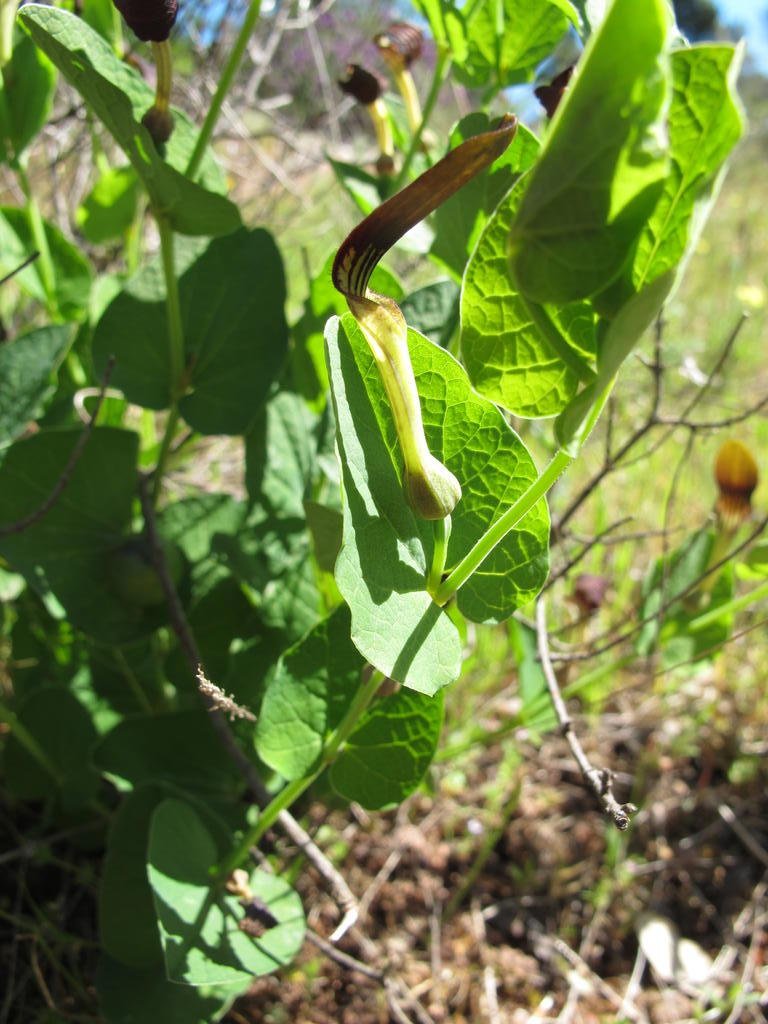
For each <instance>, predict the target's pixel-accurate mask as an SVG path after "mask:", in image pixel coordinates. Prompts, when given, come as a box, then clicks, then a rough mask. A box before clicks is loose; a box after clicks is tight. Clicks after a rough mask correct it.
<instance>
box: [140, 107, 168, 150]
mask: <svg viewBox="0 0 768 1024" xmlns="http://www.w3.org/2000/svg"><path fill="white" fill-rule="evenodd" d="M141 123H142V124H143V125H144V127H145V128H146V129H147V131H148V132H149V134H150V135H151V136H152V141H153V142H154V144H155V145H156V146H158V147H159V146H164V145H165V143H166V142H167V141H168V139H170V137H171V135H172V134H173V114H171V112H170V110H161V109H160V108H159V107H150V108H149V110H148V111H147V112H146V114H145V115H144V117H142V119H141Z"/></svg>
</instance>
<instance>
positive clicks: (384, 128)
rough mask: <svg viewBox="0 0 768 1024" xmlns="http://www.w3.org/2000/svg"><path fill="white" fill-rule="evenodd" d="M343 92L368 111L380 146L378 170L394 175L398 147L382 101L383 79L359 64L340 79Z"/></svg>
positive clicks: (380, 172) (348, 68) (348, 69)
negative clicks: (396, 148) (396, 147)
mask: <svg viewBox="0 0 768 1024" xmlns="http://www.w3.org/2000/svg"><path fill="white" fill-rule="evenodd" d="M339 88H340V89H341V91H342V92H345V93H346V94H347V95H348V96H352V97H353V98H354V99H356V100H357V102H358V103H361V104H362V105H363V106H364V107H365V109H366V110H367V111H368V115H369V117H370V118H371V123H372V124H373V130H374V132H375V133H376V141H377V143H378V146H379V159H378V161H377V164H376V167H377V170H378V171H379V174H392V173H393V172H394V169H395V143H394V139H393V138H392V123H391V121H390V120H389V111H388V110H387V108H386V105H385V103H384V100H383V99H382V94H383V92H384V89H383V84H382V81H381V79H380V78H379V77H378V75H374V74H373V72H371V71H366V69H365V68H363V67H361V66H360V65H359V64H348V65H347V70H346V73H345V75H344V78H340V79H339Z"/></svg>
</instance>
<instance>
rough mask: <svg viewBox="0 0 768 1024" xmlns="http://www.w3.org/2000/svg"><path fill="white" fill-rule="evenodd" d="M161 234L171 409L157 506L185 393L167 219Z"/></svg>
mask: <svg viewBox="0 0 768 1024" xmlns="http://www.w3.org/2000/svg"><path fill="white" fill-rule="evenodd" d="M157 226H158V230H159V232H160V254H161V258H162V264H163V277H164V279H165V309H166V314H167V318H168V362H169V367H170V378H171V407H170V410H169V412H168V420H167V421H166V424H165V433H164V434H163V440H162V442H161V444H160V454H159V455H158V458H157V465H156V467H155V473H154V480H153V483H152V501H153V504H157V499H158V497H159V496H160V488H161V486H162V482H163V475H164V473H165V470H166V466H167V463H168V456H169V454H170V450H171V444H172V442H173V438H174V436H175V433H176V428H177V426H178V423H179V405H178V402H179V397H180V396H181V394H183V391H184V380H183V378H184V326H183V323H182V319H181V302H180V299H179V282H178V280H177V279H176V263H175V258H174V239H173V229H172V228H171V225H170V222H169V221H168V219H167V218H166V217H162V216H159V217H158V218H157Z"/></svg>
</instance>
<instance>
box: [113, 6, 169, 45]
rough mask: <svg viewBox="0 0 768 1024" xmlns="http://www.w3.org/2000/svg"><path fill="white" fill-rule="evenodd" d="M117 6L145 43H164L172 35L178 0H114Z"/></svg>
mask: <svg viewBox="0 0 768 1024" xmlns="http://www.w3.org/2000/svg"><path fill="white" fill-rule="evenodd" d="M113 2H114V4H115V7H116V8H117V9H118V11H120V13H121V14H122V16H123V17H124V18H125V21H126V24H127V25H128V27H129V28H131V29H133V31H134V32H135V33H136V35H137V36H138V37H139V39H141V41H142V42H144V43H162V42H164V41H165V40H166V39H167V38H168V36H169V35H170V32H171V29H172V28H173V25H174V22H175V21H176V15H177V14H178V13H179V4H178V0H113Z"/></svg>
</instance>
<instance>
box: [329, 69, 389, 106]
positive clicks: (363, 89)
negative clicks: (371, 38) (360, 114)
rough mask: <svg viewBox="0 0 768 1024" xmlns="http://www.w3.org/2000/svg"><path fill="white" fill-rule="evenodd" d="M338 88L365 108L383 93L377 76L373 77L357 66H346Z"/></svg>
mask: <svg viewBox="0 0 768 1024" xmlns="http://www.w3.org/2000/svg"><path fill="white" fill-rule="evenodd" d="M339 88H340V89H341V91H342V92H345V93H346V94H347V95H348V96H352V97H354V98H355V99H356V100H357V102H358V103H362V104H363V106H366V107H369V106H370V105H371V104H372V103H375V102H376V100H377V99H379V97H380V96H381V94H382V93H383V92H384V88H383V84H382V81H381V79H380V78H379V76H378V75H374V74H373V73H372V72H371V71H366V70H365V68H362V67H360V65H359V64H348V65H347V70H346V72H345V76H344V78H340V79H339Z"/></svg>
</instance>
